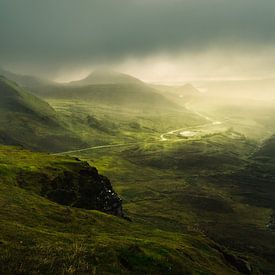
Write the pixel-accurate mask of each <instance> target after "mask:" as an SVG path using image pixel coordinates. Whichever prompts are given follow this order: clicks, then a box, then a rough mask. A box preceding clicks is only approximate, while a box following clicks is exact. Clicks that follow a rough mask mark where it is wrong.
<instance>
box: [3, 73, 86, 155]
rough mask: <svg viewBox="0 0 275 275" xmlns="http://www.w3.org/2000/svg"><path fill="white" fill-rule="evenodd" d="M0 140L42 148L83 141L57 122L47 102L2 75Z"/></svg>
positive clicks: (69, 145) (44, 149)
mask: <svg viewBox="0 0 275 275" xmlns="http://www.w3.org/2000/svg"><path fill="white" fill-rule="evenodd" d="M0 143H2V144H14V145H22V146H24V147H26V148H29V149H35V150H43V151H59V150H64V149H70V148H72V147H74V148H79V147H80V146H81V145H83V144H82V142H81V141H79V139H78V138H77V137H76V136H74V135H73V134H72V133H71V132H69V131H68V130H66V129H65V128H64V127H63V126H62V125H61V123H60V122H59V120H58V118H57V114H56V112H55V111H54V109H53V108H52V107H51V106H50V105H49V104H48V103H46V102H44V101H43V100H41V99H39V98H37V97H35V96H33V95H31V94H30V93H28V92H27V91H26V90H24V89H23V88H21V87H19V86H18V85H17V84H15V83H14V82H11V81H9V80H8V79H6V78H5V77H0Z"/></svg>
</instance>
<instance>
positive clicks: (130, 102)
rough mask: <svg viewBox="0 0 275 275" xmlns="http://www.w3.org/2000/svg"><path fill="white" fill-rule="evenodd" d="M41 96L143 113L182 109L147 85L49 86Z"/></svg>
mask: <svg viewBox="0 0 275 275" xmlns="http://www.w3.org/2000/svg"><path fill="white" fill-rule="evenodd" d="M42 91H43V92H42V93H41V96H43V97H45V98H51V99H63V100H66V99H71V100H72V99H75V100H82V101H85V102H86V103H88V102H89V103H91V104H97V105H104V106H111V107H115V106H118V107H120V108H126V109H130V110H131V109H134V110H139V111H142V112H147V113H150V112H154V111H155V110H163V111H171V110H179V109H180V107H179V106H178V105H177V104H176V103H173V102H171V101H169V100H168V99H166V98H165V97H164V96H162V95H160V94H158V93H157V92H156V91H155V90H154V89H153V88H151V87H149V86H147V85H146V84H132V83H129V84H128V83H127V84H124V83H122V84H97V85H88V86H72V85H63V86H48V87H47V88H45V89H44V90H42Z"/></svg>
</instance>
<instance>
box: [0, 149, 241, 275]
mask: <svg viewBox="0 0 275 275" xmlns="http://www.w3.org/2000/svg"><path fill="white" fill-rule="evenodd" d="M79 165H80V163H79V161H78V160H76V159H74V158H68V157H57V156H49V155H45V154H40V153H31V152H28V151H25V150H19V149H17V148H11V147H3V146H1V147H0V172H1V178H0V191H1V192H0V204H1V208H0V218H1V224H0V245H1V250H0V266H1V267H0V272H1V273H4V274H10V273H13V274H14V273H16V274H26V273H28V274H32V273H47V274H61V273H66V274H67V273H68V274H69V273H89V274H90V273H92V274H141V273H152V274H168V273H171V274H179V273H182V272H184V273H192V274H196V273H203V274H213V273H215V274H221V273H222V274H238V273H239V272H240V270H242V268H244V267H245V265H246V261H245V260H244V259H243V258H241V257H240V256H239V255H238V254H236V253H234V252H231V251H228V250H226V249H225V248H223V247H222V246H219V245H217V244H215V243H214V242H212V241H210V240H208V239H207V238H206V237H205V236H203V235H202V234H200V233H198V232H194V231H193V232H189V233H187V232H186V233H176V232H171V231H168V230H165V231H164V230H160V229H158V228H157V227H155V226H149V225H147V224H146V223H142V222H130V221H127V220H124V219H122V218H119V217H115V216H110V215H107V214H103V213H102V212H97V211H91V210H85V209H80V208H74V207H70V206H62V205H60V204H57V203H55V202H52V201H50V200H48V199H47V198H45V197H42V196H41V195H40V194H39V192H37V190H39V188H40V184H41V182H44V184H45V183H46V182H45V180H44V181H40V184H39V182H36V179H37V178H41V177H42V175H47V177H51V178H54V177H56V175H58V174H60V173H64V172H65V171H77V170H78V168H77V167H79ZM27 175H28V176H27ZM23 179H24V180H25V182H26V183H27V184H28V186H29V187H31V188H28V187H26V186H22V184H21V183H22V180H23ZM47 184H48V183H47Z"/></svg>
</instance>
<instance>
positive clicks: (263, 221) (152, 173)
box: [72, 130, 275, 274]
mask: <svg viewBox="0 0 275 275" xmlns="http://www.w3.org/2000/svg"><path fill="white" fill-rule="evenodd" d="M256 150H257V144H256V143H255V142H254V141H251V140H248V139H247V138H245V136H243V135H240V134H239V135H237V133H236V132H232V131H230V130H229V131H225V132H223V133H216V134H213V135H210V134H209V135H205V136H203V137H201V136H198V137H194V138H190V139H184V138H181V139H180V138H178V139H174V140H171V141H166V142H162V143H159V144H150V143H147V144H139V145H136V146H129V147H128V148H113V149H112V150H111V151H110V149H105V150H104V149H101V150H98V151H97V150H91V151H85V152H81V153H74V154H72V155H75V156H78V157H81V158H82V159H85V160H87V161H89V163H91V164H92V165H96V166H97V167H98V169H99V171H101V173H104V174H106V175H107V176H108V177H110V178H112V180H113V184H114V186H115V188H116V190H117V191H118V193H119V194H120V196H121V198H122V199H123V201H124V210H125V212H126V213H127V214H128V215H129V216H130V217H131V218H132V219H133V221H135V222H142V223H145V224H147V225H149V226H156V227H158V228H160V229H162V230H168V231H173V232H178V233H182V232H190V231H192V232H201V233H203V234H204V235H205V236H207V237H208V238H209V239H211V240H213V241H214V242H215V243H218V244H219V245H221V246H224V247H226V248H227V249H228V250H231V251H232V250H233V251H235V252H237V253H240V254H241V255H242V257H244V259H246V261H248V262H249V263H250V264H251V266H252V269H253V270H254V271H253V272H256V270H259V269H260V270H261V271H260V274H261V273H263V274H269V273H271V274H272V272H274V271H275V266H274V261H273V259H274V257H275V255H274V248H275V235H274V232H273V231H272V230H270V228H271V227H272V228H273V224H274V222H273V217H274V216H273V214H272V213H273V207H274V199H272V200H271V198H272V194H273V192H272V191H273V187H272V188H271V184H272V182H273V183H274V178H273V179H272V180H270V181H269V183H268V184H269V185H268V184H267V183H266V179H267V178H270V177H271V175H272V173H271V171H269V172H268V171H266V172H265V174H266V176H265V177H267V175H269V176H268V177H267V178H266V179H265V178H264V177H263V175H264V174H263V171H259V173H258V174H256V173H255V172H253V171H255V169H256V166H251V169H249V167H250V165H252V164H255V161H254V160H253V157H252V156H254V154H255V151H256ZM244 179H247V181H245V180H244ZM249 196H251V198H253V199H250V200H249V199H248V198H249ZM252 196H253V197H252ZM260 201H261V202H262V203H259V202H260ZM263 202H265V203H263ZM256 273H257V272H256Z"/></svg>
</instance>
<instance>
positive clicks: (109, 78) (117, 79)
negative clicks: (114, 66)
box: [70, 70, 142, 86]
mask: <svg viewBox="0 0 275 275" xmlns="http://www.w3.org/2000/svg"><path fill="white" fill-rule="evenodd" d="M141 83H142V81H141V80H139V79H137V78H135V77H133V76H130V75H127V74H123V73H119V72H115V71H109V70H96V71H94V72H92V73H91V74H90V75H88V76H87V77H85V78H84V79H81V80H79V81H73V82H71V83H70V84H72V85H80V86H83V85H96V84H141Z"/></svg>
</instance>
